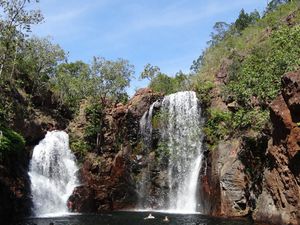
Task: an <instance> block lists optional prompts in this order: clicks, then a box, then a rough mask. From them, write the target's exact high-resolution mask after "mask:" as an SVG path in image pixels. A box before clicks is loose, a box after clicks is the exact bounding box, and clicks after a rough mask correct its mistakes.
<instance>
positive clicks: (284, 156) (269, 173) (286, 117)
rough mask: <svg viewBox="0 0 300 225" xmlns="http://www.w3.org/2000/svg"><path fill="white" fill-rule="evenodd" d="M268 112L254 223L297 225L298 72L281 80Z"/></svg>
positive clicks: (299, 202) (299, 153) (299, 214)
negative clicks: (269, 132) (268, 136)
mask: <svg viewBox="0 0 300 225" xmlns="http://www.w3.org/2000/svg"><path fill="white" fill-rule="evenodd" d="M270 108H271V121H272V124H273V133H272V139H271V140H270V142H269V147H268V150H267V155H266V156H267V162H268V164H267V167H266V168H265V171H264V181H263V192H262V194H261V195H260V196H259V198H258V200H257V207H256V209H255V212H254V219H255V220H258V221H272V222H273V223H276V224H300V124H299V121H300V71H298V72H294V73H288V74H286V75H285V76H284V77H283V78H282V93H281V95H279V96H278V97H277V98H276V99H275V100H274V101H273V102H272V103H271V106H270Z"/></svg>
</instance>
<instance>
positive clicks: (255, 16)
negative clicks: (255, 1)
mask: <svg viewBox="0 0 300 225" xmlns="http://www.w3.org/2000/svg"><path fill="white" fill-rule="evenodd" d="M259 19H260V15H259V12H258V11H256V10H255V11H254V12H252V13H250V14H248V13H246V12H245V11H244V9H242V10H241V12H240V14H239V17H238V18H237V20H236V21H235V23H234V27H235V29H236V31H237V32H238V33H241V32H242V31H243V30H245V29H246V28H247V27H248V26H249V25H251V24H254V23H256V22H257V21H258V20H259Z"/></svg>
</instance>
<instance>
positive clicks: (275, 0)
mask: <svg viewBox="0 0 300 225" xmlns="http://www.w3.org/2000/svg"><path fill="white" fill-rule="evenodd" d="M288 2H292V0H271V1H270V2H269V3H268V6H267V9H266V12H265V14H267V13H270V12H273V11H274V10H276V9H277V8H278V7H279V6H280V5H282V4H285V3H288Z"/></svg>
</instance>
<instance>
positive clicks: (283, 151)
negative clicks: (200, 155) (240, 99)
mask: <svg viewBox="0 0 300 225" xmlns="http://www.w3.org/2000/svg"><path fill="white" fill-rule="evenodd" d="M270 112H271V122H272V125H273V129H272V130H273V131H272V134H271V139H270V138H269V135H266V134H264V135H261V134H246V135H245V136H244V137H243V138H239V139H231V140H227V141H223V142H221V143H219V146H218V147H217V148H216V149H215V151H213V152H208V153H207V157H206V158H207V165H206V168H204V169H205V170H204V169H203V171H202V172H201V176H200V181H201V183H202V186H201V188H200V189H201V190H200V193H201V195H202V197H201V199H202V205H203V209H202V211H203V212H204V213H207V214H211V215H215V216H226V217H236V216H247V215H253V219H254V220H256V221H260V222H267V223H274V224H299V223H300V214H299V212H300V208H299V207H300V186H299V185H300V124H299V121H300V71H298V72H295V73H288V74H286V75H285V76H284V77H283V78H282V93H281V94H280V95H279V96H278V97H277V99H275V100H274V101H273V102H272V103H271V105H270Z"/></svg>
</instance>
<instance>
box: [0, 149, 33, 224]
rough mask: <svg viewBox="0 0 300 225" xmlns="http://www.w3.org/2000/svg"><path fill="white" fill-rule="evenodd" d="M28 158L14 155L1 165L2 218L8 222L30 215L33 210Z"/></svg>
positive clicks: (0, 210) (0, 197) (0, 196)
mask: <svg viewBox="0 0 300 225" xmlns="http://www.w3.org/2000/svg"><path fill="white" fill-rule="evenodd" d="M27 165H28V156H26V155H25V154H22V155H19V156H16V155H13V156H11V157H9V158H6V159H5V162H4V163H3V164H1V163H0V199H1V204H0V218H1V221H2V222H8V221H11V220H13V219H14V218H17V217H20V216H24V215H29V214H30V212H31V210H30V206H31V200H30V180H29V177H28V174H27Z"/></svg>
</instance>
